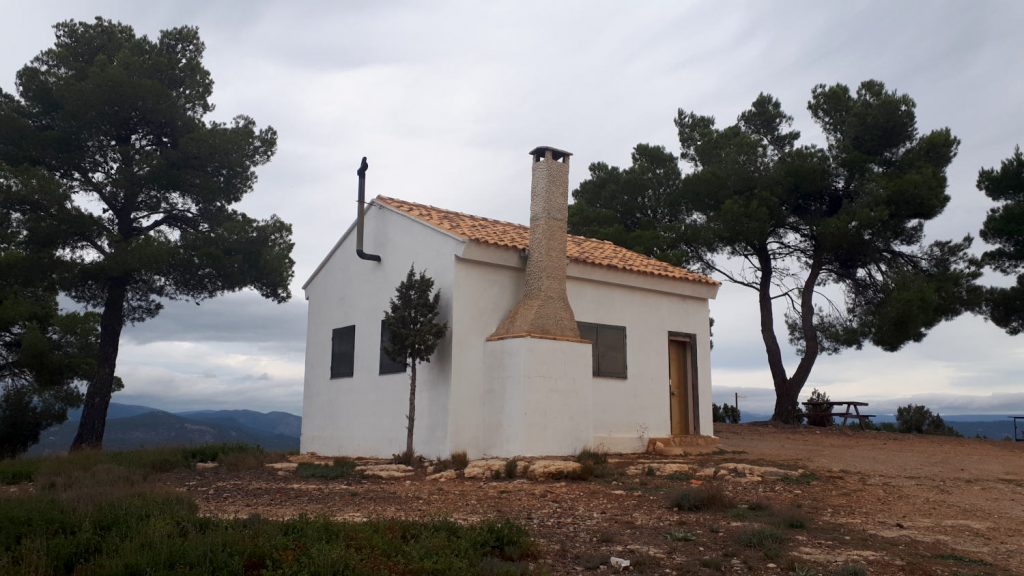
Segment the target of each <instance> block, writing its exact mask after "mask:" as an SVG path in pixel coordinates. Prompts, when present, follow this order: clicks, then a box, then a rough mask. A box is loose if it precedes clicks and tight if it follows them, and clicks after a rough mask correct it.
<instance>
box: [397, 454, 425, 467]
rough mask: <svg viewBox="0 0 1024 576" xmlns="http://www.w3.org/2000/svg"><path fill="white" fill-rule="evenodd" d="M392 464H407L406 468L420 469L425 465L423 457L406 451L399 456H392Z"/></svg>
mask: <svg viewBox="0 0 1024 576" xmlns="http://www.w3.org/2000/svg"><path fill="white" fill-rule="evenodd" d="M391 463H392V464H405V465H406V466H412V467H413V468H418V467H420V466H422V465H423V456H420V455H419V454H417V453H415V452H410V451H409V450H404V451H402V452H399V453H398V454H392V455H391Z"/></svg>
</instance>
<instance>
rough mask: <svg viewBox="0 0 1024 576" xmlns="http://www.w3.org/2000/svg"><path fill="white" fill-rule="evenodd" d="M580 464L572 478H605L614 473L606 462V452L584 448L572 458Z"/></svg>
mask: <svg viewBox="0 0 1024 576" xmlns="http://www.w3.org/2000/svg"><path fill="white" fill-rule="evenodd" d="M574 460H576V462H579V464H580V471H579V473H577V474H576V477H575V478H573V479H574V480H589V479H590V478H607V477H609V476H612V475H614V474H615V469H614V468H613V467H612V466H611V465H609V464H608V454H605V453H604V452H602V451H600V450H593V449H591V448H584V449H583V450H580V452H579V454H577V455H576V457H575V458H574Z"/></svg>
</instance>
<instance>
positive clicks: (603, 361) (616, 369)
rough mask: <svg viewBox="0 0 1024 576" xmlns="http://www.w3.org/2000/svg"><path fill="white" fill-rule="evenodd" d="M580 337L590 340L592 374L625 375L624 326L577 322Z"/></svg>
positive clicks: (620, 376)
mask: <svg viewBox="0 0 1024 576" xmlns="http://www.w3.org/2000/svg"><path fill="white" fill-rule="evenodd" d="M576 325H577V326H578V327H579V329H580V337H581V338H583V339H584V340H590V341H591V342H592V343H593V344H592V347H593V348H592V349H593V356H592V357H593V373H594V376H601V377H605V378H625V377H626V327H625V326H611V325H608V324H592V323H590V322H577V323H576Z"/></svg>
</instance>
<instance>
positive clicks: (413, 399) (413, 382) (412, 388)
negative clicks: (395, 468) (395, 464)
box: [405, 360, 416, 466]
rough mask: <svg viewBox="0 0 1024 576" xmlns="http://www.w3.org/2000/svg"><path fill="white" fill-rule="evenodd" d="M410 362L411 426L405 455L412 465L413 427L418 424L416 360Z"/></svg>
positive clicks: (407, 434) (407, 432) (407, 435)
mask: <svg viewBox="0 0 1024 576" xmlns="http://www.w3.org/2000/svg"><path fill="white" fill-rule="evenodd" d="M410 364H412V376H411V377H410V378H409V427H408V428H407V429H406V434H405V455H406V458H408V459H409V462H408V464H409V465H410V466H411V465H412V457H413V455H414V454H415V452H413V451H412V429H413V426H414V425H415V424H416V361H415V360H413V361H412V362H410Z"/></svg>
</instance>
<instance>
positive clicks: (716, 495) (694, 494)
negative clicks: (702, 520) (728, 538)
mask: <svg viewBox="0 0 1024 576" xmlns="http://www.w3.org/2000/svg"><path fill="white" fill-rule="evenodd" d="M669 505H670V506H671V507H672V508H675V509H676V510H681V511H683V512H702V511H705V510H725V509H728V508H730V507H732V500H731V499H730V498H729V495H728V494H726V493H725V490H723V489H722V487H721V486H718V485H717V484H713V483H708V484H704V485H702V486H690V487H686V488H683V489H681V490H679V491H678V492H676V493H675V494H674V495H673V496H672V498H671V500H670V501H669Z"/></svg>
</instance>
